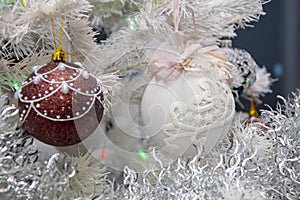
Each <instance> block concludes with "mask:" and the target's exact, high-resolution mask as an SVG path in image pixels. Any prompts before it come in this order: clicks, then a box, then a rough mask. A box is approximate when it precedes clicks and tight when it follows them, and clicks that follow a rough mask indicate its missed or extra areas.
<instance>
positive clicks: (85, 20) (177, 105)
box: [0, 0, 300, 199]
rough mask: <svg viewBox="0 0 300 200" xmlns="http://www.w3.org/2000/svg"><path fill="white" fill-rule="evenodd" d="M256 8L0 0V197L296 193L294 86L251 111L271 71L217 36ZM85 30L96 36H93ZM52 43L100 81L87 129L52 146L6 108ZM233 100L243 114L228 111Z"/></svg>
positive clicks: (221, 1) (169, 0)
mask: <svg viewBox="0 0 300 200" xmlns="http://www.w3.org/2000/svg"><path fill="white" fill-rule="evenodd" d="M264 3H267V1H263V0H202V1H195V0H147V1H144V0H143V1H142V0H141V1H138V0H133V1H129V0H98V1H97V0H91V1H87V0H53V1H52V0H51V1H50V0H41V1H38V0H27V1H23V0H22V1H21V0H15V1H1V18H0V27H1V29H0V30H1V31H0V45H1V49H0V56H1V57H0V58H1V64H0V80H1V85H0V86H1V90H0V92H1V93H0V166H1V167H0V197H1V199H297V198H299V195H300V192H299V188H300V186H299V182H300V180H299V176H298V173H299V171H300V168H299V166H300V163H299V160H300V159H299V144H300V143H299V138H300V137H299V133H300V123H299V114H300V109H299V103H300V102H299V101H300V93H299V91H298V90H296V92H293V93H292V96H290V98H288V99H286V100H285V99H284V98H282V97H279V98H280V99H281V100H282V103H281V104H280V103H278V104H277V107H276V108H274V109H272V108H268V110H262V111H261V115H260V116H257V112H256V110H255V108H254V103H253V100H256V101H260V100H259V98H260V97H261V96H263V95H265V94H266V93H270V92H272V91H271V90H270V84H271V83H272V82H273V81H274V80H273V79H271V78H270V74H269V73H268V72H267V71H266V69H265V68H262V67H259V66H258V65H257V64H256V63H255V61H254V59H253V58H252V57H251V55H250V54H249V53H248V52H246V51H244V50H241V49H235V48H232V47H231V45H230V40H231V39H232V38H233V37H236V36H237V35H236V33H235V31H236V29H238V28H246V27H248V26H251V24H250V23H251V22H252V21H258V20H259V18H260V16H261V15H264V14H265V13H264V12H263V4H264ZM51 15H52V16H53V20H52V21H53V22H51V17H50V16H51ZM62 18H63V19H64V23H61V22H60V20H61V19H62ZM52 24H53V27H54V28H52ZM59 27H61V30H62V34H61V39H58V38H55V37H54V36H53V35H55V34H56V35H58V34H59ZM92 28H93V29H96V30H98V31H102V32H103V31H105V32H106V34H107V36H108V38H107V39H106V40H102V41H101V42H100V43H96V42H95V40H96V39H95V36H96V35H97V34H98V33H95V32H93V30H92ZM57 37H58V36H57ZM55 39H56V40H55ZM54 41H56V42H57V43H59V42H60V43H61V46H62V47H63V49H64V50H65V51H66V52H68V55H67V57H66V61H67V62H71V63H78V62H80V63H82V64H83V66H84V67H85V68H86V70H87V71H89V73H90V74H92V76H94V77H96V78H99V79H100V80H101V83H102V85H103V97H104V102H103V103H104V107H105V113H104V117H103V119H102V121H101V124H100V126H99V127H98V128H97V129H96V130H95V131H94V133H93V134H92V135H91V136H90V137H88V138H87V139H85V140H83V141H81V143H80V145H79V146H73V147H67V148H65V149H64V148H57V147H55V146H51V145H49V146H45V145H43V144H39V143H42V142H40V141H38V140H37V139H36V138H34V137H32V136H31V135H28V134H27V131H26V130H24V128H25V129H26V127H24V126H23V125H22V124H21V123H20V121H19V117H18V116H19V114H22V113H19V112H20V111H18V109H17V107H18V100H17V99H16V98H18V95H17V94H18V92H17V91H19V90H20V88H21V85H22V82H23V81H24V80H26V78H27V76H28V75H29V74H30V73H31V72H30V70H31V67H32V66H42V65H45V64H46V63H49V62H51V54H52V53H53V52H54V51H55V47H56V45H55V42H54ZM228 44H229V45H228ZM52 62H55V60H52ZM59 70H62V69H59ZM85 74H87V73H85ZM83 76H84V75H83ZM62 81H63V82H64V81H65V80H62ZM33 87H35V86H33ZM76 92H77V93H80V92H82V91H78V89H77V90H76ZM90 93H91V91H88V92H86V94H88V95H89V94H90ZM14 94H15V95H14ZM14 96H15V97H14ZM242 97H245V98H248V99H251V105H252V106H251V110H250V112H249V114H250V116H248V114H245V113H237V112H235V110H234V105H235V103H239V98H242ZM56 103H57V104H60V101H57V102H56ZM34 105H35V104H34ZM73 114H74V115H76V113H73ZM32 123H34V122H32ZM36 123H37V122H36ZM89 124H91V122H87V123H86V124H85V125H82V126H83V127H81V128H87V127H89ZM33 128H34V126H33ZM40 134H43V132H41V133H40ZM168 145H169V147H168ZM186 150H187V151H186Z"/></svg>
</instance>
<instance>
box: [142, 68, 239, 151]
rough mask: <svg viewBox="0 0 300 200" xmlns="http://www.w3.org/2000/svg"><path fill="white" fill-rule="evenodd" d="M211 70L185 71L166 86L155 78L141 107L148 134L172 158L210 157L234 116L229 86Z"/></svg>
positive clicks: (144, 96) (147, 88)
mask: <svg viewBox="0 0 300 200" xmlns="http://www.w3.org/2000/svg"><path fill="white" fill-rule="evenodd" d="M215 77H216V76H215V74H214V73H213V71H210V70H203V71H197V72H191V71H183V72H182V74H181V75H180V76H179V77H178V78H177V79H176V80H174V81H172V82H170V83H166V82H164V81H163V80H160V81H157V80H156V79H155V78H153V79H152V80H151V81H150V83H149V85H148V86H147V87H146V90H145V93H144V95H143V99H142V103H141V114H142V119H143V122H144V128H145V131H146V132H147V133H148V134H149V136H150V137H152V139H153V141H154V143H155V145H157V146H159V147H160V149H161V150H162V151H164V152H167V153H169V154H170V155H173V156H177V157H178V156H181V155H184V156H194V155H196V153H197V150H196V146H198V147H199V149H202V150H203V151H204V154H206V153H208V152H209V151H210V150H211V149H212V148H213V147H214V146H215V145H216V144H217V143H218V142H219V141H220V140H222V139H223V138H224V136H225V135H226V134H227V132H228V130H229V128H230V125H231V121H232V119H233V116H234V112H235V104H234V99H233V96H232V93H231V90H230V88H229V86H228V85H227V84H226V83H225V82H224V81H222V80H217V79H216V78H215Z"/></svg>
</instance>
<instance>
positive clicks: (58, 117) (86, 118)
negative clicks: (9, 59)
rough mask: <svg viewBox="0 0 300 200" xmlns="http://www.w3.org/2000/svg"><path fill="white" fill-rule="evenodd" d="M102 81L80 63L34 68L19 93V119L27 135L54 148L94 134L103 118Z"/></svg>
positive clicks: (75, 142)
mask: <svg viewBox="0 0 300 200" xmlns="http://www.w3.org/2000/svg"><path fill="white" fill-rule="evenodd" d="M103 110H104V104H103V92H102V86H101V82H100V81H99V80H97V79H96V78H95V77H94V76H93V75H91V74H89V73H88V72H87V71H86V70H85V69H84V68H83V67H82V64H81V63H74V64H71V63H67V62H64V61H53V62H51V63H49V64H47V65H44V66H37V67H33V73H32V74H31V75H30V76H29V77H28V78H27V80H26V81H25V82H24V83H23V85H22V88H21V90H20V93H19V111H20V120H21V121H22V122H23V125H24V127H25V129H26V130H27V131H28V133H29V134H31V135H32V136H34V137H35V138H37V139H38V140H40V141H42V142H44V143H46V144H49V145H53V146H69V145H74V144H77V143H79V142H81V141H82V140H84V139H85V138H87V137H88V136H89V135H91V134H92V133H93V131H94V130H95V129H96V128H97V127H98V125H99V123H100V120H101V118H102V115H103Z"/></svg>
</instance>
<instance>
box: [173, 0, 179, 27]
mask: <svg viewBox="0 0 300 200" xmlns="http://www.w3.org/2000/svg"><path fill="white" fill-rule="evenodd" d="M179 22H180V16H179V2H178V0H173V23H174V30H175V32H178V30H179Z"/></svg>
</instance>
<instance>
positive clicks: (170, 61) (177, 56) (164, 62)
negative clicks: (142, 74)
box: [148, 41, 235, 82]
mask: <svg viewBox="0 0 300 200" xmlns="http://www.w3.org/2000/svg"><path fill="white" fill-rule="evenodd" d="M175 44H179V45H176V47H174V46H173V47H172V46H171V45H169V44H167V43H163V44H162V45H161V46H160V47H159V48H158V49H157V50H156V51H155V52H154V54H153V55H152V56H151V57H150V61H149V66H148V73H150V74H151V75H152V76H154V77H156V80H158V81H159V80H164V81H165V82H171V81H174V80H176V79H177V78H178V77H179V76H180V74H181V73H182V72H183V71H195V72H197V71H200V69H199V68H193V67H192V66H191V62H192V61H193V59H194V58H196V57H198V58H199V57H200V58H201V57H203V58H204V59H207V58H208V59H209V60H210V63H211V64H212V66H216V67H219V68H220V70H222V71H223V72H224V74H225V76H226V78H225V79H226V80H227V81H228V80H229V79H230V78H231V76H230V74H229V72H228V69H229V70H232V71H234V70H235V67H234V66H233V65H232V64H231V63H229V62H228V60H227V57H226V55H225V54H224V53H223V52H221V51H218V50H219V49H220V48H219V47H218V46H216V45H213V46H207V47H202V46H201V45H199V44H192V45H189V46H187V47H186V48H184V45H182V41H175Z"/></svg>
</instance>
